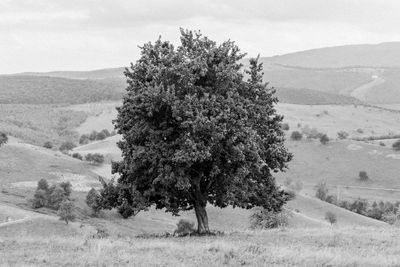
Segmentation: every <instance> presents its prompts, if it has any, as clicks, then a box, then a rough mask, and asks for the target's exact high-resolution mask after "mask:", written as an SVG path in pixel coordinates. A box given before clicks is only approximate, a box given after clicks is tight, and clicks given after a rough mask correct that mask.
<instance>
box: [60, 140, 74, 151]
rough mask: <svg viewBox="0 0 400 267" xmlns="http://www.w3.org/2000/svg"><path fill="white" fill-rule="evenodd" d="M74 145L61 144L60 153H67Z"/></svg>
mask: <svg viewBox="0 0 400 267" xmlns="http://www.w3.org/2000/svg"><path fill="white" fill-rule="evenodd" d="M74 147H76V145H75V144H74V143H73V142H71V141H66V142H64V143H62V144H61V146H60V151H69V150H72V149H73V148H74Z"/></svg>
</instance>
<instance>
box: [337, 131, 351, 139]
mask: <svg viewBox="0 0 400 267" xmlns="http://www.w3.org/2000/svg"><path fill="white" fill-rule="evenodd" d="M337 135H338V138H339V139H341V140H343V139H347V137H349V133H348V132H346V131H339V132H337Z"/></svg>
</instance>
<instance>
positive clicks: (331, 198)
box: [325, 195, 337, 205]
mask: <svg viewBox="0 0 400 267" xmlns="http://www.w3.org/2000/svg"><path fill="white" fill-rule="evenodd" d="M325 202H328V203H330V204H335V205H336V203H337V199H336V197H335V196H333V195H328V196H326V198H325Z"/></svg>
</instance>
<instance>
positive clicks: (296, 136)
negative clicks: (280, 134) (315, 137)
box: [290, 131, 303, 141]
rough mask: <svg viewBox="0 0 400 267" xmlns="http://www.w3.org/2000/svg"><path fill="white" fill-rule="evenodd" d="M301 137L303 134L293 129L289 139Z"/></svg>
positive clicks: (299, 138)
mask: <svg viewBox="0 0 400 267" xmlns="http://www.w3.org/2000/svg"><path fill="white" fill-rule="evenodd" d="M302 138H303V135H302V134H301V133H300V132H298V131H293V132H292V134H291V136H290V139H292V140H295V141H299V140H301V139H302Z"/></svg>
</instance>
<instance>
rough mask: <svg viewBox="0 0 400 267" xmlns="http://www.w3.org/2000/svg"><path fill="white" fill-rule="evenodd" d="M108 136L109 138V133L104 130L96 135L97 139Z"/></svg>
mask: <svg viewBox="0 0 400 267" xmlns="http://www.w3.org/2000/svg"><path fill="white" fill-rule="evenodd" d="M106 138H107V135H106V134H105V133H104V132H103V131H101V132H98V133H97V135H96V140H104V139H106Z"/></svg>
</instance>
